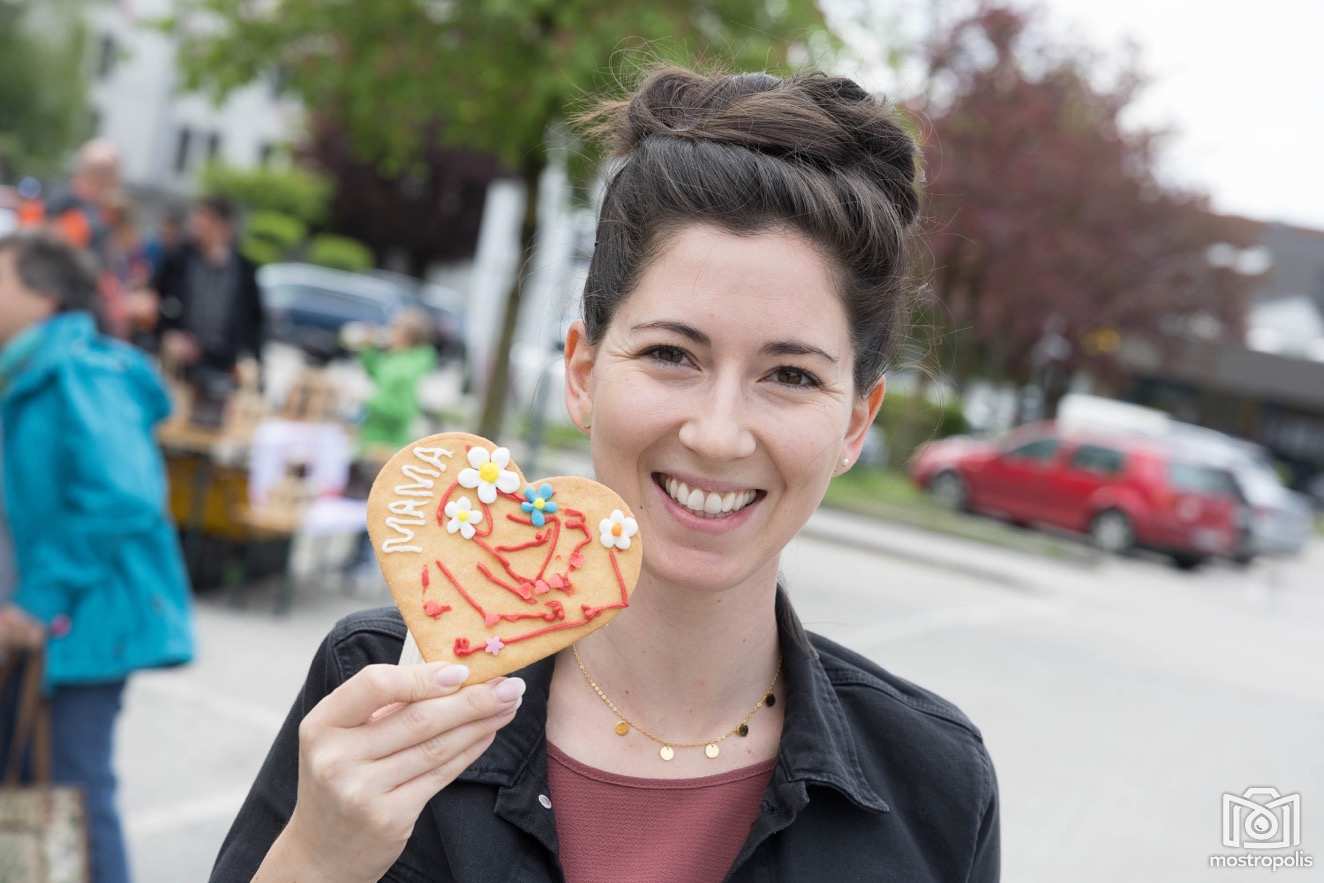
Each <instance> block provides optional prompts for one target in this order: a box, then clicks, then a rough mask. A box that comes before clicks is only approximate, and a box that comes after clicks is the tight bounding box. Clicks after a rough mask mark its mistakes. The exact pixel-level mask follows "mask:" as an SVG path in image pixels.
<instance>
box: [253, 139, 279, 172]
mask: <svg viewBox="0 0 1324 883" xmlns="http://www.w3.org/2000/svg"><path fill="white" fill-rule="evenodd" d="M275 155H276V145H275V144H272V143H271V142H270V141H263V142H262V143H261V144H260V145H258V148H257V164H258V165H260V166H269V165H271V160H272V158H273V157H274V156H275Z"/></svg>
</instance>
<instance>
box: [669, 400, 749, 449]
mask: <svg viewBox="0 0 1324 883" xmlns="http://www.w3.org/2000/svg"><path fill="white" fill-rule="evenodd" d="M680 442H681V444H683V445H685V447H687V448H689V449H690V450H691V451H693V452H694V453H695V454H697V455H699V456H701V457H703V458H704V459H705V460H709V461H714V462H722V461H725V460H739V459H742V458H744V457H748V456H749V455H751V454H753V453H754V447H755V443H754V434H753V433H752V432H751V431H750V430H749V427H748V425H747V423H746V420H745V416H744V408H743V406H742V402H741V401H740V395H739V393H738V392H736V391H734V390H729V391H722V390H719V389H712V388H710V389H709V390H708V391H707V393H706V394H703V395H701V396H700V397H699V401H698V402H696V411H695V413H694V414H693V416H691V417H690V418H689V419H688V420H686V421H685V422H684V423H683V424H681V427H680Z"/></svg>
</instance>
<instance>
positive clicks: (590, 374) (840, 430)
mask: <svg viewBox="0 0 1324 883" xmlns="http://www.w3.org/2000/svg"><path fill="white" fill-rule="evenodd" d="M566 368H567V370H566V395H567V404H568V406H569V408H570V412H571V414H572V415H573V416H574V417H575V420H576V422H577V423H578V424H579V425H580V426H581V427H585V426H589V425H590V424H591V427H592V428H591V433H590V434H591V438H592V450H593V463H594V466H595V468H596V471H597V478H598V480H599V481H602V482H603V483H604V484H607V485H608V486H610V487H611V488H612V489H613V490H615V491H616V492H617V493H618V494H620V495H621V496H622V497H623V498H624V499H625V501H626V502H627V503H628V504H629V506H630V508H631V509H632V510H633V511H634V514H635V516H636V517H637V518H638V520H639V525H640V533H641V534H642V535H643V537H644V549H645V557H644V567H645V570H646V571H647V572H648V573H649V574H650V575H651V576H652V577H653V578H654V579H661V580H664V581H667V582H671V583H675V584H679V585H684V586H686V587H689V588H692V589H695V590H704V589H708V590H721V589H727V588H731V587H734V586H736V585H739V584H741V583H744V582H746V581H748V580H750V579H763V578H767V577H769V576H774V575H775V572H776V567H777V561H778V555H779V553H780V551H781V549H782V547H783V546H785V545H786V543H787V542H788V541H789V540H790V539H791V537H792V536H794V535H795V533H796V532H797V531H798V530H799V529H800V527H801V526H803V525H804V523H805V521H806V520H807V519H808V518H809V515H810V514H811V513H812V512H813V511H814V509H815V508H816V507H817V506H818V503H819V501H820V500H821V499H822V497H823V493H824V490H825V489H826V487H827V483H828V481H829V479H830V478H831V477H832V476H833V474H834V473H836V472H840V471H841V470H842V469H843V468H844V467H842V465H841V461H842V458H843V457H846V458H849V459H850V460H851V462H854V460H855V457H856V456H857V455H858V453H859V449H860V446H861V444H862V443H863V439H864V433H865V431H866V430H867V429H868V427H869V425H870V423H872V421H873V418H874V415H875V414H876V413H877V410H878V406H879V404H881V402H882V394H883V389H882V384H881V382H880V383H879V384H878V386H877V387H875V388H874V389H873V390H870V394H869V395H868V396H865V397H860V396H857V395H856V394H855V391H854V388H853V382H852V368H853V356H852V351H851V343H850V333H849V328H848V325H847V316H846V311H845V308H844V307H843V305H842V303H841V300H840V296H839V295H838V294H837V292H836V290H835V287H834V284H833V279H832V274H831V269H830V265H829V264H828V263H827V262H826V260H825V259H824V258H823V257H822V256H821V255H820V253H819V252H818V251H817V250H816V249H815V248H814V247H813V246H811V245H810V244H809V242H808V241H807V240H806V239H804V238H803V237H802V236H801V235H799V234H797V233H793V232H780V231H779V232H772V231H769V232H764V233H759V234H755V235H748V236H737V235H735V234H733V233H729V232H726V231H724V230H721V229H719V228H716V227H712V226H707V225H697V224H696V225H692V226H689V227H685V228H682V229H681V230H680V231H678V232H677V233H675V234H674V235H672V236H671V237H670V239H669V241H668V244H667V245H666V247H665V248H664V249H663V251H662V253H661V254H660V255H659V256H658V257H657V258H656V260H654V261H653V263H652V264H651V265H650V266H649V267H648V268H647V270H646V271H645V272H644V274H643V276H642V278H641V279H640V280H639V284H638V286H637V287H636V289H635V290H634V291H633V292H632V293H631V294H630V295H629V296H628V297H626V299H625V300H624V302H623V303H621V304H620V306H619V307H618V308H617V310H616V313H615V315H614V316H613V317H612V320H611V323H610V325H609V327H608V329H607V332H606V334H605V336H604V337H603V339H602V340H601V341H600V342H599V344H598V345H597V346H596V347H590V346H589V345H588V343H587V340H586V339H585V337H584V329H583V326H582V324H580V323H576V324H575V325H574V326H573V327H572V328H571V329H570V333H569V334H568V336H567V340H566Z"/></svg>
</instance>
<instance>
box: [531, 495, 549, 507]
mask: <svg viewBox="0 0 1324 883" xmlns="http://www.w3.org/2000/svg"><path fill="white" fill-rule="evenodd" d="M546 505H547V501H546V500H544V499H543V498H542V497H539V498H538V499H536V500H534V501H533V508H535V509H541V508H542V507H543V506H546Z"/></svg>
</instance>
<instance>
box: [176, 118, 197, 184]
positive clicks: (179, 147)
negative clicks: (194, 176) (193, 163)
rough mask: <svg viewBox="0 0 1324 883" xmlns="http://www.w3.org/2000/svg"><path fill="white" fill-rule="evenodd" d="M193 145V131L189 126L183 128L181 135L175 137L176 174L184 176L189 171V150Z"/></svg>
mask: <svg viewBox="0 0 1324 883" xmlns="http://www.w3.org/2000/svg"><path fill="white" fill-rule="evenodd" d="M192 143H193V130H192V129H190V128H189V127H188V126H181V127H180V129H179V134H178V135H176V136H175V166H174V168H175V174H176V175H182V174H184V173H185V172H187V171H188V160H189V148H190V147H191V146H192Z"/></svg>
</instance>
